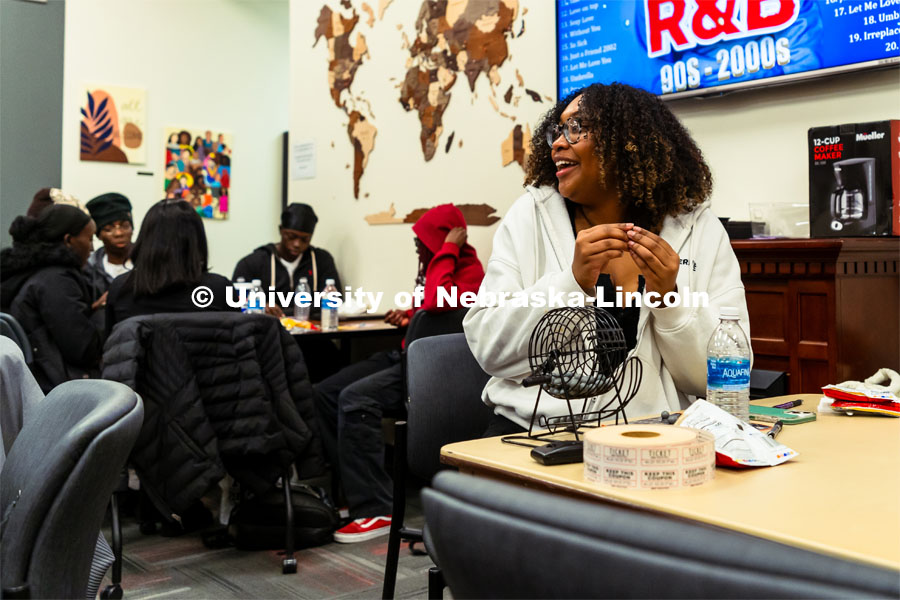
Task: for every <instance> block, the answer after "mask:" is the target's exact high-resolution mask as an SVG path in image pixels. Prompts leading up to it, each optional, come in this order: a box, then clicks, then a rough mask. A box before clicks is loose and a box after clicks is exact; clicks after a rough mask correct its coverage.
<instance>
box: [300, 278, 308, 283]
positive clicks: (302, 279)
mask: <svg viewBox="0 0 900 600" xmlns="http://www.w3.org/2000/svg"><path fill="white" fill-rule="evenodd" d="M300 281H302V282H303V283H309V279H307V278H306V277H301V278H300ZM300 281H298V282H297V283H300Z"/></svg>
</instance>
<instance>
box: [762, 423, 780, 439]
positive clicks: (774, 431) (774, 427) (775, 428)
mask: <svg viewBox="0 0 900 600" xmlns="http://www.w3.org/2000/svg"><path fill="white" fill-rule="evenodd" d="M782 427H784V421H775V424H774V425H772V429H770V430H769V431H768V432H767V433H766V435H767V436H769V437H770V438H772V439H773V440H774V439H775V436H776V435H778V433H779V432H780V431H781V428H782Z"/></svg>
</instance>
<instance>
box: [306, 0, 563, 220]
mask: <svg viewBox="0 0 900 600" xmlns="http://www.w3.org/2000/svg"><path fill="white" fill-rule="evenodd" d="M406 1H409V0H406ZM370 3H371V4H370ZM376 4H377V7H376V8H373V5H376ZM391 4H392V0H369V2H365V1H363V2H361V3H360V2H352V1H351V0H341V2H340V8H335V9H332V7H330V6H328V5H324V6H322V8H321V10H320V11H319V15H318V18H317V20H316V26H315V30H314V42H313V47H315V46H316V45H317V44H318V43H319V41H320V40H324V42H325V43H326V45H327V49H328V88H329V90H328V91H329V94H330V97H331V100H332V101H333V102H334V104H335V106H336V107H337V108H338V109H340V110H341V111H342V112H343V113H344V115H345V116H346V117H347V119H348V124H347V129H346V132H347V136H348V138H349V141H350V143H351V145H352V148H353V163H352V176H353V196H354V198H356V199H359V195H360V186H361V180H362V178H363V175H364V174H365V171H366V168H367V166H368V164H369V158H370V156H371V154H372V152H375V150H376V146H377V143H376V140H377V136H378V128H377V127H376V123H375V115H374V112H373V110H372V103H371V102H370V101H369V100H368V99H367V98H365V94H364V93H362V92H357V91H356V90H354V87H353V83H354V80H355V78H356V75H357V73H358V71H359V69H360V68H365V63H367V62H368V61H369V60H370V59H371V54H370V53H371V51H372V48H371V47H370V46H369V44H368V43H367V41H366V37H365V35H364V34H363V30H364V29H365V27H366V26H367V27H368V28H369V29H374V28H375V27H376V26H377V25H376V23H379V24H380V23H381V22H382V19H383V18H384V13H385V11H386V10H387V8H388V6H390V5H391ZM355 5H358V6H359V10H357V8H356V6H355ZM519 11H520V6H519V0H454V1H450V2H447V1H443V2H433V1H430V0H423V1H422V2H421V4H420V8H419V11H418V13H417V14H418V17H417V18H416V22H415V31H414V32H413V35H408V34H407V33H406V31H404V28H403V26H402V25H398V26H397V27H398V29H400V31H401V35H402V40H403V45H402V47H403V49H404V50H407V51H408V52H409V56H408V58H407V60H406V65H405V67H404V68H405V75H403V76H402V78H401V79H400V81H399V82H398V83H396V85H395V87H396V88H397V89H398V90H399V94H398V96H397V100H398V101H399V102H400V104H401V106H402V107H403V109H404V110H405V111H407V112H409V113H412V114H414V115H416V118H417V119H418V121H419V124H420V128H419V143H420V146H421V151H422V156H423V158H424V159H425V161H426V162H427V161H430V160H432V158H434V156H435V154H437V153H438V150H439V149H440V148H441V147H443V149H444V152H445V153H449V152H450V149H451V147H452V146H453V144H454V137H455V135H456V134H455V132H453V131H451V132H450V133H449V135H447V136H446V138H445V139H444V140H443V141H442V140H441V136H442V134H444V132H445V123H444V113H445V112H446V110H447V107H448V106H449V104H450V100H451V94H450V92H451V89H452V88H453V87H454V85H456V83H457V80H458V79H464V80H465V81H466V82H467V83H468V87H469V90H470V92H471V93H472V95H473V98H477V94H475V84H476V81H477V80H478V78H479V77H482V76H483V77H486V78H487V79H488V82H489V84H490V91H491V94H490V95H489V96H488V100H489V102H490V105H491V107H492V108H493V110H494V112H495V113H496V114H497V115H498V116H499V117H501V118H503V119H510V120H512V121H513V123H514V124H513V127H512V128H511V130H510V133H509V134H508V136H507V137H506V139H505V140H498V142H499V144H498V145H499V146H500V154H501V156H500V158H501V164H502V166H507V165H509V164H512V163H513V162H515V163H517V164H518V165H519V166H520V167H521V168H523V169H524V168H525V165H526V161H527V160H528V156H529V154H530V142H531V129H530V127H529V126H528V124H527V123H525V124H524V126H523V123H521V122H519V119H518V118H517V117H516V116H515V115H514V114H510V113H515V112H517V111H516V110H515V109H516V108H517V107H518V106H519V103H520V101H523V100H524V101H525V102H543V101H544V100H545V99H546V100H548V101H550V102H552V101H553V98H551V97H550V96H546V95H545V96H543V97H542V96H541V94H539V93H538V92H536V91H534V90H532V89H529V88H527V87H526V85H525V81H524V79H523V77H522V75H521V74H520V72H519V70H518V69H516V70H515V81H514V82H512V83H509V82H506V83H504V82H503V80H502V75H501V73H500V67H501V66H502V65H503V64H504V63H505V62H506V61H507V60H509V59H510V52H509V46H508V44H507V41H508V40H510V39H513V38H517V37H519V36H521V35H522V34H524V33H525V21H524V18H522V19H519V20H517V18H518V17H519ZM527 12H528V9H527V8H524V9H522V11H521V16H522V17H524V15H525V14H526V13H527ZM410 39H412V42H410ZM389 81H397V78H394V77H391V78H390V79H389ZM456 144H457V145H458V147H460V148H461V147H462V140H461V139H457V140H456ZM349 168H350V165H349V164H348V170H349ZM365 196H366V197H368V193H366V194H365ZM457 206H459V208H460V209H461V210H462V212H463V214H464V215H465V217H466V221H467V222H468V223H469V224H470V225H491V224H493V223H495V222H497V221H498V220H499V217H497V216H495V215H494V214H493V213H495V212H496V211H495V209H494V208H492V207H491V206H489V205H487V204H468V205H465V204H464V205H457ZM427 210H428V209H427V208H418V209H415V210H413V211H412V212H410V213H408V214H407V215H406V216H404V217H397V216H396V211H395V209H394V206H393V205H391V207H390V209H389V210H387V211H382V212H378V213H374V214H370V215H366V216H365V220H366V222H368V223H369V224H371V225H384V224H392V223H413V222H415V220H416V219H417V218H418V216H420V215H421V214H423V213H424V212H425V211H427Z"/></svg>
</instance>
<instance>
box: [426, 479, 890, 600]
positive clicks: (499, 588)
mask: <svg viewBox="0 0 900 600" xmlns="http://www.w3.org/2000/svg"><path fill="white" fill-rule="evenodd" d="M423 501H424V505H425V518H426V522H427V527H426V531H425V538H426V543H427V544H428V547H429V551H430V552H431V554H432V556H433V557H434V558H435V560H436V562H437V563H438V564H439V565H440V566H441V570H442V573H443V575H444V578H445V579H446V581H447V584H448V585H449V587H450V591H451V592H452V593H453V597H454V598H897V597H898V595H900V573H897V572H896V571H890V570H886V569H881V568H876V567H872V566H867V565H863V564H859V563H852V562H849V561H845V560H842V559H839V558H833V557H830V556H825V555H822V554H817V553H814V552H809V551H806V550H800V549H797V548H792V547H789V546H785V545H782V544H779V543H776V542H772V541H769V540H764V539H760V538H756V537H752V536H749V535H745V534H742V533H737V532H733V531H728V530H724V529H719V528H715V527H711V526H706V525H701V524H698V523H691V522H688V521H681V520H676V519H673V518H665V517H660V516H656V515H653V514H650V513H646V512H643V511H639V510H631V509H628V508H625V507H620V506H616V505H611V504H601V503H599V502H589V501H585V500H575V499H571V498H564V497H561V496H558V495H554V494H548V493H545V492H538V491H534V490H529V489H526V488H524V487H521V486H515V485H510V484H506V483H500V482H497V481H492V480H489V479H484V478H476V477H471V476H467V475H462V474H459V473H449V472H445V473H439V474H438V475H437V476H436V477H435V478H434V481H433V489H426V490H425V491H424V493H423Z"/></svg>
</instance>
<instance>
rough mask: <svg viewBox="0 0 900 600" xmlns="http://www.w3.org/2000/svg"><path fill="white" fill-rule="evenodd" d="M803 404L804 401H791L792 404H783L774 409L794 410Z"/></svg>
mask: <svg viewBox="0 0 900 600" xmlns="http://www.w3.org/2000/svg"><path fill="white" fill-rule="evenodd" d="M801 404H803V400H791V401H790V402H785V403H783V404H776V405H775V406H773V407H772V408H794V407H795V406H800V405H801Z"/></svg>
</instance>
